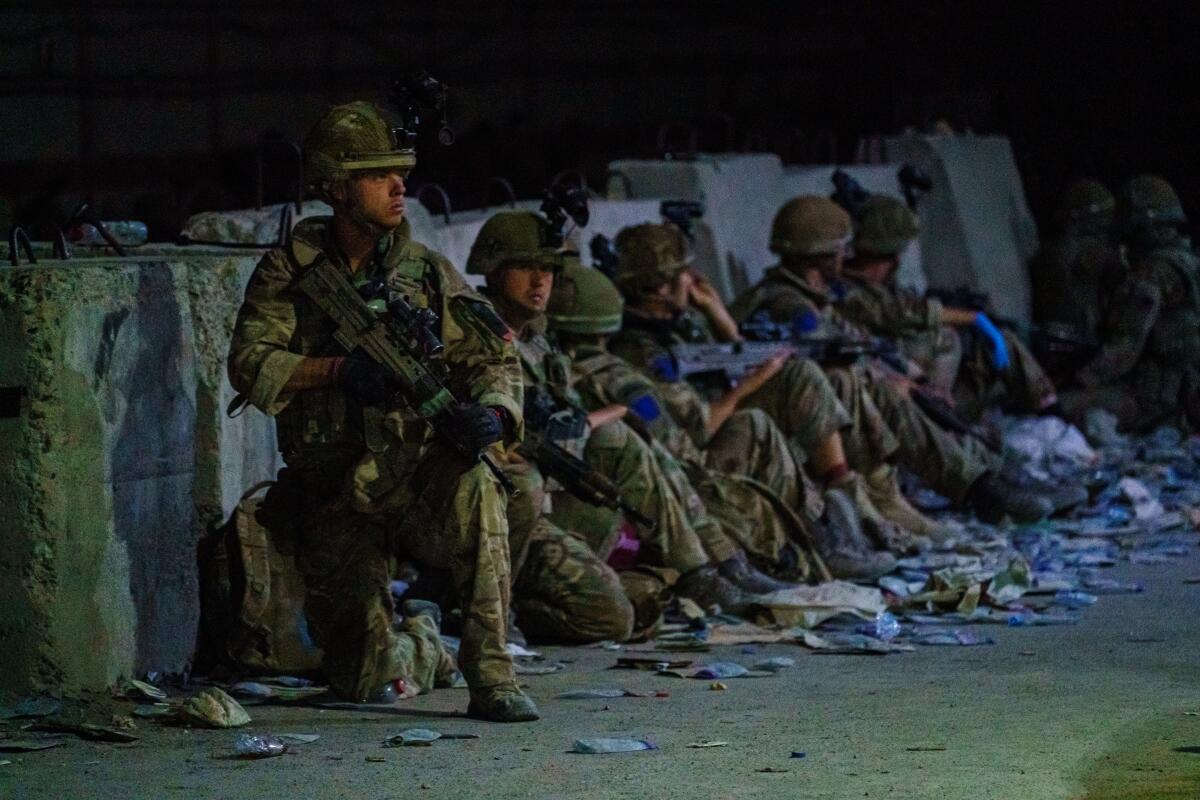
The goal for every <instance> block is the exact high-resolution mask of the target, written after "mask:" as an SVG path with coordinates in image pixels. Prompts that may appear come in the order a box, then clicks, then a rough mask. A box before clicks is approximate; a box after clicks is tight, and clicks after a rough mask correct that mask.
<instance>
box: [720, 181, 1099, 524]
mask: <svg viewBox="0 0 1200 800" xmlns="http://www.w3.org/2000/svg"><path fill="white" fill-rule="evenodd" d="M851 233H852V231H851V223H850V216H849V215H848V214H847V213H846V212H845V211H844V210H843V209H842V208H841V207H839V206H838V205H837V204H836V203H834V202H833V201H832V200H829V199H827V198H824V197H817V196H804V197H798V198H795V199H793V200H791V201H789V202H788V203H786V204H785V205H784V206H783V207H782V208H781V209H780V210H779V213H778V214H776V216H775V220H774V223H773V224H772V229H771V250H772V251H773V252H775V253H777V254H778V255H779V256H780V260H781V263H780V265H779V266H776V267H772V268H771V269H769V270H767V273H766V275H765V276H764V278H763V279H762V281H761V282H759V284H758V285H756V286H754V287H753V288H751V289H750V290H749V291H748V292H746V293H745V294H744V295H743V296H742V297H740V298H739V299H738V300H737V301H736V302H735V303H734V306H733V315H734V317H735V318H737V319H747V318H749V317H751V316H752V315H755V314H759V313H765V314H766V315H768V316H769V317H770V318H771V319H772V320H774V321H776V322H781V323H784V324H788V325H793V326H797V327H800V328H802V329H805V330H808V331H810V332H811V333H812V335H815V336H822V335H827V336H849V337H860V336H862V335H863V332H862V330H861V329H859V328H858V327H857V326H855V325H853V324H852V323H850V322H849V321H848V320H846V319H845V318H844V317H842V316H841V314H839V313H838V310H837V305H836V298H837V294H838V286H839V283H838V279H839V278H840V276H841V272H842V260H843V258H844V256H845V251H846V245H847V244H848V243H849V241H850V237H851ZM827 374H828V375H829V376H830V380H831V382H832V383H833V385H834V387H835V388H836V389H837V391H838V396H839V397H840V398H841V399H842V402H843V403H844V404H850V405H855V404H862V405H863V406H864V407H867V405H868V401H870V406H872V407H873V408H874V409H876V410H877V413H878V415H879V416H878V419H879V420H881V421H882V424H883V425H884V426H885V428H886V429H887V436H888V437H889V438H890V440H891V441H892V442H893V443H894V458H895V459H896V461H897V463H899V464H902V465H903V466H905V467H907V468H908V469H910V470H912V472H914V473H915V474H916V475H917V476H918V477H920V478H921V479H922V480H924V481H925V483H926V484H928V485H929V486H930V487H931V488H933V489H934V490H935V491H937V492H939V493H940V494H942V495H944V496H946V497H947V498H949V499H950V500H951V501H953V502H954V503H956V504H958V505H961V506H965V507H968V508H970V509H972V510H974V511H975V512H976V513H977V514H978V515H979V516H980V517H981V518H982V519H984V520H985V521H989V522H994V521H998V520H1000V519H1002V518H1003V517H1004V516H1006V515H1007V516H1011V517H1012V518H1013V519H1014V520H1016V521H1020V522H1031V521H1035V520H1038V519H1041V518H1042V517H1044V516H1046V515H1048V514H1049V513H1051V512H1053V511H1054V510H1056V508H1058V507H1065V506H1068V505H1071V504H1073V503H1077V502H1079V501H1080V499H1081V498H1080V495H1079V493H1078V492H1076V491H1074V490H1072V491H1070V492H1066V491H1064V492H1063V494H1062V496H1060V497H1053V498H1052V497H1049V496H1045V487H1035V486H1031V485H1029V483H1028V479H1027V477H1026V476H1023V475H1005V474H1002V473H1001V471H1000V469H999V466H1000V465H999V464H998V463H997V461H996V459H994V458H992V457H990V456H989V455H988V454H986V453H985V452H984V451H983V449H982V448H981V447H978V446H977V445H976V444H975V443H974V442H972V441H970V440H968V441H965V442H959V441H958V440H956V439H955V438H954V437H953V436H951V435H950V434H949V433H947V432H946V431H944V430H942V429H941V428H939V427H937V425H935V424H934V423H933V422H932V421H931V420H930V419H929V418H928V417H927V416H926V415H925V414H924V413H923V412H922V411H921V410H920V409H919V408H917V406H916V405H915V404H914V403H913V401H912V400H910V399H909V398H908V397H907V396H906V395H905V392H906V391H907V386H906V379H905V378H899V379H897V378H895V377H893V376H891V375H888V374H887V373H876V372H874V371H872V370H870V369H868V368H867V367H866V366H865V365H863V364H857V365H854V366H852V367H847V368H832V369H829V370H827ZM863 419H864V422H865V421H867V420H868V419H869V418H868V417H866V416H865V415H864V417H863ZM871 424H872V425H873V426H877V425H878V424H880V423H879V422H871ZM854 449H855V450H860V448H854ZM867 455H869V454H866V453H862V452H859V453H857V455H856V458H857V459H858V461H859V463H861V461H862V459H863V458H864V457H865V456H867ZM889 455H892V454H889Z"/></svg>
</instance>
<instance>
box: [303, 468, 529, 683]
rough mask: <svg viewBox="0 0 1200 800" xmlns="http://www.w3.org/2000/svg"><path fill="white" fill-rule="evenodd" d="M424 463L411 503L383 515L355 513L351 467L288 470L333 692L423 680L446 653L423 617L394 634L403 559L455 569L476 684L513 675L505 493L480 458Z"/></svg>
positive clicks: (310, 605)
mask: <svg viewBox="0 0 1200 800" xmlns="http://www.w3.org/2000/svg"><path fill="white" fill-rule="evenodd" d="M415 467H416V468H415V469H413V470H412V471H411V473H410V476H409V478H408V482H409V485H408V486H406V487H405V489H406V491H405V492H403V493H402V496H403V497H406V498H409V499H408V500H407V501H406V502H396V501H394V502H393V504H392V505H391V506H390V507H389V508H388V509H387V511H379V512H376V513H362V512H360V511H356V510H355V508H354V507H353V504H352V502H351V498H350V497H349V496H348V495H347V494H346V493H345V492H343V491H342V487H343V486H344V485H345V478H346V467H345V465H333V466H331V467H322V466H319V465H305V466H304V467H303V468H301V469H296V470H291V469H289V470H286V471H285V472H284V473H283V475H289V474H290V475H292V476H294V479H295V480H298V481H300V485H299V489H300V492H299V493H298V495H297V496H298V497H299V498H300V502H301V504H302V514H301V515H300V520H301V521H300V545H299V548H300V549H299V553H298V556H299V564H300V568H301V570H302V571H303V572H304V575H305V582H306V597H305V614H306V615H307V617H308V623H309V630H310V632H311V634H312V636H313V639H314V640H315V641H316V643H317V644H318V645H319V646H320V647H321V648H322V649H323V650H324V652H325V663H324V665H323V668H324V671H325V673H326V675H327V677H328V679H329V682H330V686H331V688H332V689H333V690H334V692H335V693H336V694H338V695H339V696H341V697H344V698H347V699H350V700H354V701H359V702H361V701H362V700H364V699H366V698H367V696H369V695H370V694H372V693H374V692H375V691H377V690H379V689H380V688H382V686H383V685H384V683H386V682H387V681H389V680H392V679H394V678H397V677H404V678H406V679H411V680H414V681H416V682H417V683H418V684H420V685H421V686H426V685H427V682H429V683H431V681H430V676H431V675H433V674H436V673H437V672H438V670H442V669H445V667H446V666H447V662H448V661H449V659H448V657H447V656H446V654H445V652H444V651H443V650H442V649H441V643H440V640H438V638H437V637H436V635H433V634H432V633H430V632H429V631H424V632H421V631H419V630H418V628H414V627H413V625H415V624H416V623H412V624H410V626H409V628H408V629H407V630H405V631H402V632H401V633H396V632H394V631H393V630H392V618H393V614H394V608H393V603H392V599H391V593H390V591H389V586H388V582H389V579H390V577H391V575H390V568H391V564H392V561H393V559H395V558H397V557H399V556H405V557H409V558H412V559H413V560H416V561H419V562H422V563H424V564H428V565H430V566H434V567H440V568H445V569H448V570H449V572H450V575H451V578H452V580H453V581H454V584H455V588H456V589H457V591H458V596H459V598H460V602H461V604H462V609H463V615H464V621H463V636H462V647H461V649H460V650H459V666H460V668H461V669H462V672H463V675H464V677H465V678H466V680H467V683H468V684H469V685H470V687H471V689H472V691H475V690H478V689H481V688H486V687H489V686H495V685H498V684H502V683H508V682H512V681H514V680H515V675H514V672H513V667H512V659H511V657H510V656H509V655H508V653H507V652H506V649H505V644H506V642H505V631H506V626H507V619H508V604H509V592H510V581H511V578H510V575H509V555H508V526H507V523H506V518H505V512H506V508H505V507H506V502H507V501H506V497H505V495H504V493H503V490H501V489H500V487H499V485H498V484H497V482H496V480H495V478H494V477H492V475H491V474H490V473H489V472H487V470H486V468H485V467H484V466H483V465H475V466H471V465H468V464H466V463H465V462H464V461H463V460H462V459H461V458H460V457H458V456H457V455H455V454H453V453H451V452H450V451H449V450H447V449H444V448H442V447H440V446H433V447H430V448H428V449H427V450H426V451H425V453H424V454H423V455H422V458H421V459H420V462H419V463H418V464H416V465H415ZM281 477H282V476H281ZM281 482H282V480H281Z"/></svg>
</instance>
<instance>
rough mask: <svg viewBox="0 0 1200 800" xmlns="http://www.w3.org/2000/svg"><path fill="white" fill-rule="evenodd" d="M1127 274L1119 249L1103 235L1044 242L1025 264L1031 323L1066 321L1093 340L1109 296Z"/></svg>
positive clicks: (1067, 235) (1101, 323)
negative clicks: (1030, 286) (1029, 281)
mask: <svg viewBox="0 0 1200 800" xmlns="http://www.w3.org/2000/svg"><path fill="white" fill-rule="evenodd" d="M1127 271H1128V269H1127V267H1126V264H1125V261H1124V258H1123V257H1122V255H1121V252H1120V250H1119V249H1118V248H1116V247H1115V246H1113V244H1112V243H1110V242H1109V241H1108V238H1107V237H1106V236H1104V235H1102V234H1091V235H1082V234H1065V235H1063V236H1060V237H1058V238H1057V239H1054V240H1053V241H1050V242H1048V243H1047V244H1046V245H1044V246H1043V247H1042V249H1041V250H1039V251H1038V253H1037V255H1036V256H1034V258H1033V261H1032V263H1031V264H1030V273H1031V277H1032V279H1033V318H1034V321H1036V322H1039V323H1047V322H1065V323H1068V324H1070V325H1072V326H1074V328H1075V329H1076V330H1077V331H1078V332H1079V333H1080V334H1081V335H1084V336H1089V337H1098V336H1099V335H1100V333H1101V328H1102V326H1103V323H1104V318H1105V315H1106V312H1107V310H1108V307H1109V302H1110V298H1111V293H1112V291H1113V289H1115V288H1116V287H1118V286H1120V285H1121V284H1122V282H1123V281H1124V279H1125V277H1126V274H1127Z"/></svg>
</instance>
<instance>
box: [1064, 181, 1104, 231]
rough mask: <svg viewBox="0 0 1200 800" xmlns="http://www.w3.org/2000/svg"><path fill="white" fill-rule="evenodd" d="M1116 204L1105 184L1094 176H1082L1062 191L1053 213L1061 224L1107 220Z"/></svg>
mask: <svg viewBox="0 0 1200 800" xmlns="http://www.w3.org/2000/svg"><path fill="white" fill-rule="evenodd" d="M1116 205H1117V201H1116V198H1114V197H1113V193H1112V192H1110V191H1109V190H1108V187H1107V186H1105V185H1104V184H1103V183H1101V182H1100V181H1098V180H1096V179H1095V178H1083V179H1082V180H1078V181H1075V182H1074V183H1072V184H1071V185H1070V186H1068V187H1067V188H1066V191H1064V192H1063V193H1062V197H1060V198H1059V199H1058V207H1057V208H1056V209H1055V215H1056V216H1057V217H1058V223H1059V224H1060V225H1062V226H1066V225H1070V224H1072V223H1080V222H1086V221H1089V220H1096V221H1101V222H1107V221H1109V220H1111V219H1112V213H1113V209H1114V208H1116Z"/></svg>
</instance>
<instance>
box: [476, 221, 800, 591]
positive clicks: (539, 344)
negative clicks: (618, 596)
mask: <svg viewBox="0 0 1200 800" xmlns="http://www.w3.org/2000/svg"><path fill="white" fill-rule="evenodd" d="M562 264H563V254H562V253H561V252H560V251H559V247H558V245H557V244H555V243H553V236H552V232H551V230H550V225H549V223H548V222H547V220H546V219H545V218H544V217H543V216H541V215H540V214H535V213H533V212H525V211H513V212H501V213H498V214H495V215H493V216H492V217H491V218H490V219H489V220H488V221H487V222H486V223H484V225H483V227H482V228H481V229H480V231H479V234H478V236H477V237H476V239H475V242H474V244H473V245H472V246H471V253H470V255H469V257H468V259H467V272H468V273H469V274H472V275H483V276H485V279H486V281H487V288H486V294H487V296H488V297H489V298H491V299H492V302H493V303H494V304H495V307H496V310H497V311H498V312H499V314H500V316H501V318H503V319H504V321H505V322H506V323H507V324H508V326H509V327H510V328H511V329H512V330H513V332H514V334H515V337H516V341H517V350H518V355H519V356H520V360H521V364H522V367H523V368H524V376H525V381H526V385H527V386H538V387H546V388H547V389H548V390H549V391H551V392H552V393H553V394H554V396H555V397H556V399H557V400H558V401H559V402H560V403H561V404H562V405H563V406H564V407H568V408H569V407H579V406H580V403H579V398H578V396H577V395H575V394H574V393H573V392H572V391H571V390H570V387H569V380H568V372H569V360H568V359H567V358H566V357H565V356H564V355H563V354H562V353H559V352H557V351H556V350H555V349H554V348H553V347H552V346H551V344H550V342H549V341H548V340H547V339H546V337H545V328H546V319H545V310H546V304H547V303H548V302H549V300H550V293H551V290H552V288H553V286H554V280H555V278H556V276H557V275H558V273H559V271H560V270H561V269H562ZM624 414H625V409H624V408H622V407H609V408H606V409H599V410H597V411H596V412H593V413H592V414H590V415H589V426H588V430H587V431H586V433H585V435H584V437H583V438H584V441H583V442H582V445H583V446H582V456H583V458H584V459H585V460H586V461H587V462H588V464H589V465H590V466H591V467H592V468H593V469H596V470H598V471H599V472H600V473H601V474H603V475H605V476H607V477H609V478H610V479H611V480H612V481H613V482H614V483H615V484H616V485H617V486H618V488H619V489H620V490H621V493H622V496H623V498H624V499H625V500H626V501H627V502H628V503H630V504H631V505H632V506H633V507H635V508H638V509H640V510H641V511H642V513H644V514H646V515H647V516H649V517H650V518H651V519H652V520H654V522H655V527H654V530H653V531H649V530H646V529H645V528H644V527H643V528H642V529H641V530H639V538H640V539H641V542H642V546H643V549H644V550H645V551H647V552H648V555H649V557H650V558H651V560H652V561H653V562H654V563H656V565H658V566H663V567H669V568H671V569H672V570H674V571H676V572H677V573H678V574H679V576H680V577H679V581H678V583H677V584H676V586H675V590H676V591H677V592H678V593H679V594H682V595H685V596H687V597H691V598H692V599H694V600H697V601H698V602H700V603H701V604H703V605H709V604H713V603H716V604H719V605H721V606H722V607H723V608H725V609H727V610H734V611H736V610H740V609H741V608H743V607H744V606H745V603H746V597H745V595H744V594H743V591H742V590H746V591H749V592H753V593H761V592H766V591H774V590H777V589H779V588H784V586H785V584H782V583H780V582H779V581H774V580H772V579H770V578H768V577H767V576H766V575H762V574H761V573H759V572H758V571H757V570H754V569H753V568H752V567H750V565H749V564H748V563H747V562H746V559H745V556H744V554H743V553H742V552H741V551H740V550H739V549H738V548H737V547H736V546H735V545H734V544H733V543H732V542H731V541H730V540H729V539H728V537H727V536H726V535H725V533H724V532H723V531H722V530H721V528H720V526H719V525H718V524H717V522H716V520H714V519H712V518H711V516H710V515H709V514H708V512H707V509H705V507H704V505H703V502H702V501H701V499H700V498H699V496H698V495H697V494H696V493H695V490H694V489H693V488H692V487H691V485H690V484H689V483H688V482H687V478H686V476H685V475H684V474H683V473H682V470H681V469H680V468H679V466H678V464H676V463H675V462H674V460H673V459H671V458H670V456H669V455H668V454H666V453H665V451H660V450H656V449H655V448H653V447H652V445H651V444H649V443H647V442H646V441H645V440H643V439H642V438H641V437H639V436H638V435H637V433H635V432H634V431H633V430H632V429H631V428H630V427H629V426H628V425H626V424H625V423H624V422H623V421H622V420H621V417H622V416H624ZM552 502H553V510H552V511H551V512H550V514H549V517H550V519H551V520H553V521H555V522H557V523H559V524H560V525H562V527H564V528H566V529H568V530H573V531H577V532H579V533H581V534H582V535H584V536H585V537H586V538H587V540H588V541H589V542H590V543H592V544H593V546H594V547H595V549H596V550H597V551H598V552H600V553H601V554H606V551H607V550H609V549H610V547H611V543H612V541H613V539H612V535H613V533H614V528H615V526H614V523H615V522H616V520H615V519H614V517H613V515H612V514H611V513H610V512H608V510H607V509H599V508H596V507H595V506H591V505H589V504H587V503H584V502H582V501H580V500H578V499H577V498H574V497H572V496H571V495H570V494H568V493H565V492H557V493H555V494H554V495H553V497H552Z"/></svg>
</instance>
